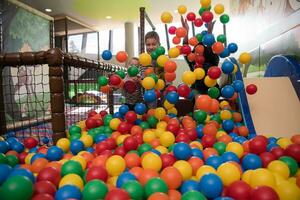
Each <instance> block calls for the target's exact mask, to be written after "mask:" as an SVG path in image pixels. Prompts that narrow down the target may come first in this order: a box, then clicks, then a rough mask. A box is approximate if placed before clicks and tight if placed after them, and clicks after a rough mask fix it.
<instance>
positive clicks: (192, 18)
mask: <svg viewBox="0 0 300 200" xmlns="http://www.w3.org/2000/svg"><path fill="white" fill-rule="evenodd" d="M186 19H187V20H188V21H190V22H192V21H194V20H195V19H196V15H195V13H193V12H189V13H187V14H186Z"/></svg>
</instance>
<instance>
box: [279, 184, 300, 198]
mask: <svg viewBox="0 0 300 200" xmlns="http://www.w3.org/2000/svg"><path fill="white" fill-rule="evenodd" d="M273 189H274V188H273ZM276 192H277V194H278V196H279V199H280V200H290V199H300V190H299V187H298V186H297V185H296V184H294V183H291V182H290V181H287V180H282V181H280V182H279V184H278V185H277V188H276Z"/></svg>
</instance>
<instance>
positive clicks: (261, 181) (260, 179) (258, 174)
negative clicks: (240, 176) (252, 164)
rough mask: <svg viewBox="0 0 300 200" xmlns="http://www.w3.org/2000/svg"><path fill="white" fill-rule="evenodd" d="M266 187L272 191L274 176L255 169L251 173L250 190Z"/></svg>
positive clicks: (268, 172) (264, 170) (274, 181)
mask: <svg viewBox="0 0 300 200" xmlns="http://www.w3.org/2000/svg"><path fill="white" fill-rule="evenodd" d="M262 185H266V186H269V187H271V188H273V189H275V188H276V180H275V177H274V175H273V174H272V173H271V172H270V171H269V170H267V169H263V168H260V169H256V170H254V171H253V172H252V173H251V177H250V186H251V187H252V188H255V187H258V186H262Z"/></svg>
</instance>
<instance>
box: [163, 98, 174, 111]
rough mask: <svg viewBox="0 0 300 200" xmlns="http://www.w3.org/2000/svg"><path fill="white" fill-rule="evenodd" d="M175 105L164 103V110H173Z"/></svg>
mask: <svg viewBox="0 0 300 200" xmlns="http://www.w3.org/2000/svg"><path fill="white" fill-rule="evenodd" d="M174 106H175V105H174V104H171V103H170V102H168V101H167V100H165V101H164V108H165V109H167V110H169V109H171V108H173V107H174Z"/></svg>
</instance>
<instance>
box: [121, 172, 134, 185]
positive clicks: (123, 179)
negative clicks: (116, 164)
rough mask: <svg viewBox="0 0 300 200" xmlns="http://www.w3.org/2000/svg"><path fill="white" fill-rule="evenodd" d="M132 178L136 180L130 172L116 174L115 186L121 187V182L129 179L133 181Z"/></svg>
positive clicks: (123, 182)
mask: <svg viewBox="0 0 300 200" xmlns="http://www.w3.org/2000/svg"><path fill="white" fill-rule="evenodd" d="M134 180H137V178H136V177H135V176H134V175H133V174H132V173H130V172H124V173H122V174H120V175H119V176H118V179H117V185H116V186H117V187H118V188H121V187H122V186H123V184H125V183H127V182H129V181H134Z"/></svg>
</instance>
